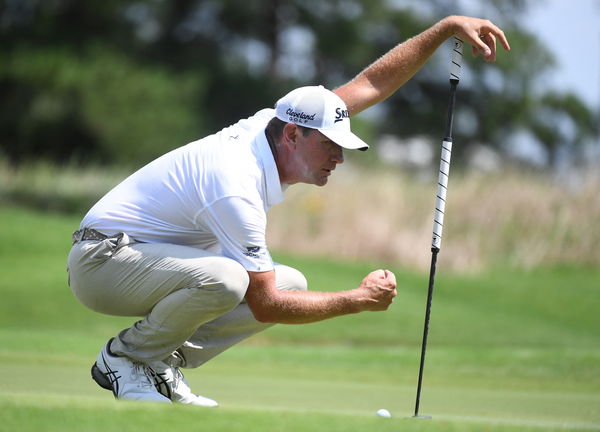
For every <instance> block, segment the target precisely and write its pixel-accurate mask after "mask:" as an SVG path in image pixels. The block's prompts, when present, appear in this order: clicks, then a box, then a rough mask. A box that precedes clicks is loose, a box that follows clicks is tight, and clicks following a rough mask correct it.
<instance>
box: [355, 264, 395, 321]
mask: <svg viewBox="0 0 600 432" xmlns="http://www.w3.org/2000/svg"><path fill="white" fill-rule="evenodd" d="M356 291H357V292H358V293H359V295H360V296H361V298H362V300H363V302H364V310H365V311H384V310H387V309H388V308H389V307H390V305H391V304H392V302H393V301H394V298H395V297H396V295H397V294H398V293H397V291H396V276H395V275H394V273H392V272H391V271H389V270H375V271H373V272H371V273H369V274H368V275H367V276H366V277H365V278H364V279H363V280H362V282H361V283H360V285H359V287H358V288H357V289H356Z"/></svg>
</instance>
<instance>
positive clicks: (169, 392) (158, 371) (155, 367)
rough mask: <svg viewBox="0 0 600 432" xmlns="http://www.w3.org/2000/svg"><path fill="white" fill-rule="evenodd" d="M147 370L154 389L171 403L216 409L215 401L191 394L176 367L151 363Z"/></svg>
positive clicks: (162, 363) (161, 363)
mask: <svg viewBox="0 0 600 432" xmlns="http://www.w3.org/2000/svg"><path fill="white" fill-rule="evenodd" d="M149 366H150V367H149V368H148V369H149V371H151V372H149V373H150V374H151V376H152V379H153V381H154V385H155V386H156V389H157V390H158V391H159V392H160V393H161V394H162V395H164V396H166V397H168V398H169V399H170V400H171V401H173V402H177V403H181V404H189V405H196V406H203V407H217V406H219V404H218V403H217V401H215V400H212V399H210V398H207V397H204V396H200V395H197V394H194V393H192V390H191V389H190V386H189V385H188V383H187V382H186V381H185V379H184V377H183V373H182V372H181V371H180V370H179V368H178V367H174V366H169V365H168V364H166V363H164V362H161V361H159V362H152V363H150V365H149Z"/></svg>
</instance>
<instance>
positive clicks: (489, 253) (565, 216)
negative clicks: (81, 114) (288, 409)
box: [0, 160, 600, 273]
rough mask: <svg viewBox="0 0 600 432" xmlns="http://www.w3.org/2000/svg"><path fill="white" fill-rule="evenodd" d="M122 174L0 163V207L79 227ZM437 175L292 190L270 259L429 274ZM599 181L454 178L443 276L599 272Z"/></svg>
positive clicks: (276, 211) (371, 174)
mask: <svg viewBox="0 0 600 432" xmlns="http://www.w3.org/2000/svg"><path fill="white" fill-rule="evenodd" d="M128 174H129V172H128V171H124V170H115V169H100V168H85V169H82V168H77V167H70V166H65V167H61V168H57V167H54V166H52V165H48V164H44V163H38V164H34V165H30V166H23V167H20V168H19V169H14V168H11V167H10V166H9V165H7V164H6V163H3V162H2V160H0V203H3V202H4V203H5V204H6V203H17V204H19V205H26V206H29V207H33V208H38V209H43V210H54V211H61V212H63V213H69V214H76V215H78V217H79V218H80V217H82V216H83V214H85V212H86V211H87V209H88V208H89V207H90V206H91V205H92V204H93V203H94V202H95V201H96V200H97V199H98V198H100V197H101V196H102V195H103V194H104V193H106V192H107V191H108V190H109V189H110V188H111V187H112V186H114V185H115V184H117V183H118V182H119V181H120V180H122V179H124V178H125V177H126V176H127V175H128ZM435 174H436V171H435V170H433V171H432V173H431V177H430V178H429V179H425V180H424V179H419V178H415V177H410V176H408V175H404V174H402V173H401V172H400V171H399V170H391V169H389V168H387V169H384V168H382V167H379V168H373V167H371V168H364V167H357V166H355V165H352V164H350V163H349V164H347V165H342V166H340V167H338V169H337V170H336V172H335V173H334V175H333V176H332V177H331V179H330V182H329V184H328V185H327V186H326V187H324V188H316V187H314V186H308V185H295V186H293V187H291V188H290V189H289V190H288V191H287V192H286V200H285V201H284V202H283V203H282V204H279V205H278V206H276V207H274V208H273V209H272V210H271V212H270V214H269V230H268V241H269V244H270V245H271V247H272V248H273V249H274V250H279V251H287V252H292V253H300V254H303V255H319V256H332V257H338V258H347V259H351V260H368V261H380V262H382V261H383V262H388V263H393V264H397V265H400V266H402V267H404V268H412V269H414V270H416V271H417V272H419V273H426V272H427V271H428V266H429V260H430V253H429V247H430V244H431V239H430V237H431V231H432V220H433V206H434V196H435V195H434V194H435V192H436V187H437V186H436V180H437V179H436V178H435ZM599 188H600V177H598V176H588V177H586V178H585V179H583V180H581V181H580V182H579V184H577V185H576V186H573V184H571V183H570V184H568V185H567V184H563V183H560V182H559V181H558V180H557V179H555V178H552V177H550V176H547V175H543V174H539V173H538V174H532V173H530V174H528V173H525V172H520V171H516V170H509V171H507V172H504V173H500V174H494V175H491V174H490V175H485V176H484V175H481V174H477V173H474V172H462V173H461V172H460V171H459V170H454V172H453V173H452V176H451V179H450V183H449V191H448V204H447V207H446V218H445V227H444V238H443V243H442V253H441V254H440V257H439V263H440V266H441V267H443V268H445V269H448V270H453V271H461V272H477V271H481V270H484V269H486V268H489V267H491V266H498V265H499V266H501V267H504V266H509V267H511V268H521V269H530V268H535V267H539V266H546V267H549V266H556V265H565V264H566V265H571V266H589V267H598V266H599V265H600V248H597V247H596V245H597V244H598V243H600V230H598V229H596V228H597V227H596V224H597V221H598V220H600V199H598V196H597V191H598V189H599Z"/></svg>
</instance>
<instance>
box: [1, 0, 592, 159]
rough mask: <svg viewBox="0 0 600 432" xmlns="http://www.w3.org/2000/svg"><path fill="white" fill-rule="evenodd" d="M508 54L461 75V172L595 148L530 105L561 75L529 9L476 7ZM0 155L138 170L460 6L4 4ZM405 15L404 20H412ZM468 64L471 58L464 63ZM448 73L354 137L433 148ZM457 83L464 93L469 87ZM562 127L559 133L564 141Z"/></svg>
mask: <svg viewBox="0 0 600 432" xmlns="http://www.w3.org/2000/svg"><path fill="white" fill-rule="evenodd" d="M481 4H482V5H484V6H485V7H482V10H487V11H490V14H491V15H492V16H489V17H490V18H492V19H494V20H495V21H497V22H498V23H500V24H501V25H502V27H503V28H504V29H505V31H506V32H507V34H508V35H509V36H510V42H511V45H512V46H513V52H512V53H511V54H509V55H502V54H500V55H499V56H498V61H497V62H496V63H494V64H485V63H484V62H483V61H480V60H478V61H469V62H468V69H469V71H470V72H469V74H470V75H469V80H468V83H466V84H465V85H463V84H462V83H461V91H460V94H459V102H460V103H459V108H458V111H457V115H458V116H459V117H460V118H462V119H463V120H462V121H460V122H457V126H456V130H455V137H456V140H457V141H458V140H460V142H461V143H465V145H461V146H457V150H456V153H457V155H456V157H459V158H460V156H461V155H460V153H461V150H464V149H465V148H467V147H468V144H470V143H483V144H485V145H489V146H493V147H496V148H498V149H502V146H503V143H504V141H505V140H506V137H507V136H510V135H511V134H518V133H520V132H526V133H527V134H529V135H530V136H531V137H532V139H535V140H536V142H538V143H539V144H540V145H541V146H543V148H544V149H545V150H546V152H547V155H548V159H549V162H550V165H552V164H554V163H556V159H557V155H558V154H559V153H560V152H561V151H562V152H564V151H568V152H571V154H573V155H577V154H578V151H579V149H580V148H581V146H582V145H583V144H584V143H585V142H586V140H589V139H592V138H593V137H597V136H598V124H597V120H596V118H595V113H594V112H593V111H592V110H591V109H590V108H589V107H587V106H586V105H585V104H584V103H583V102H582V101H581V100H580V99H579V98H578V97H577V96H575V95H573V94H565V93H559V92H556V91H553V90H551V89H550V90H547V91H540V90H539V89H537V88H536V85H535V83H536V80H538V79H539V77H540V76H542V75H543V74H544V73H545V72H547V71H550V70H551V69H552V67H554V65H555V61H554V59H553V58H552V56H551V55H550V53H549V51H548V49H547V48H546V47H544V46H543V45H542V44H541V42H540V41H539V40H538V39H537V38H536V37H535V36H534V35H532V34H529V33H528V32H527V31H526V30H525V29H523V28H522V26H521V25H520V23H519V16H521V15H522V14H523V13H524V12H525V11H526V10H527V7H528V5H529V2H528V1H526V0H505V1H501V2H499V1H495V0H486V1H482V2H481ZM0 5H1V6H0V7H1V9H0V39H1V41H2V58H1V59H0V95H1V97H0V156H3V157H4V158H6V159H7V160H8V161H10V163H12V164H15V165H18V164H20V163H23V162H26V161H30V160H32V159H39V158H42V159H48V160H52V161H56V162H59V163H64V162H68V163H81V164H86V163H94V164H109V163H110V164H122V165H139V164H141V163H144V162H147V161H149V160H151V159H153V158H155V157H156V156H158V155H160V154H162V153H164V152H165V151H168V150H170V149H172V148H175V147H178V146H180V145H182V144H184V143H186V142H189V141H192V140H195V139H198V138H200V137H202V136H204V135H206V134H209V133H212V132H215V131H217V130H219V129H220V128H222V127H224V126H226V125H228V124H231V123H232V122H235V121H236V120H238V119H239V118H242V117H247V116H249V115H251V114H253V113H254V112H255V111H257V110H258V109H260V108H263V107H268V106H272V105H273V103H274V102H275V101H276V100H277V99H278V98H279V97H280V96H281V95H283V94H285V93H286V92H287V91H289V90H291V89H292V88H294V87H296V86H300V85H308V84H323V85H325V86H326V87H329V88H334V87H336V86H337V85H340V84H342V83H343V82H345V81H346V80H348V79H350V78H352V77H353V76H354V75H355V74H356V73H358V72H359V71H360V70H361V69H362V68H363V67H365V66H366V65H368V64H369V63H370V62H372V61H373V60H374V59H375V58H376V57H378V56H379V55H382V54H383V53H385V52H386V51H387V50H389V49H390V48H392V47H393V46H394V45H395V44H397V43H399V42H401V41H403V40H405V39H407V38H409V37H411V36H413V35H415V34H417V33H418V32H420V31H422V30H424V29H425V28H427V27H429V26H430V25H431V24H432V23H433V22H435V21H437V20H438V19H441V18H442V17H444V16H445V15H447V14H450V13H455V12H458V13H465V12H463V11H460V10H458V11H456V10H454V9H453V6H455V2H452V1H448V0H431V1H429V2H427V3H426V4H425V5H421V6H420V7H418V8H416V9H415V7H414V5H412V4H410V3H407V2H398V3H397V4H394V3H393V2H373V1H370V0H329V1H324V0H252V1H246V2H241V1H238V0H170V1H162V0H105V1H102V2H95V1H89V0H56V1H41V0H22V1H19V0H3V1H2V2H0ZM406 5H411V7H409V6H406ZM466 57H467V56H466ZM447 68H448V65H447V62H446V61H445V60H444V61H441V60H436V59H435V58H432V59H431V60H430V62H429V63H428V64H427V66H426V67H425V68H423V69H422V70H421V71H420V72H419V73H418V74H417V75H416V76H415V77H414V79H413V80H411V81H410V82H409V83H408V84H407V85H405V86H404V87H403V88H402V89H400V91H398V92H396V94H395V95H393V96H392V97H391V98H390V99H389V100H388V101H386V102H385V103H384V106H383V110H382V115H378V116H377V117H376V118H375V117H374V116H365V117H364V118H363V117H360V118H358V119H357V120H356V121H355V122H354V127H355V129H357V133H358V134H359V135H361V136H363V137H364V138H366V139H367V140H371V141H373V140H375V139H376V138H377V137H378V136H380V135H381V134H384V133H385V134H393V135H396V136H399V137H410V136H415V135H430V136H431V137H432V138H433V139H438V138H439V137H440V130H441V127H440V125H441V124H442V118H443V115H444V113H445V110H446V103H447V91H448V90H447V87H448V86H447V79H446V77H447ZM465 81H466V80H465ZM565 125H568V126H567V127H565Z"/></svg>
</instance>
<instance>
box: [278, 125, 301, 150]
mask: <svg viewBox="0 0 600 432" xmlns="http://www.w3.org/2000/svg"><path fill="white" fill-rule="evenodd" d="M299 132H300V130H299V129H298V125H297V124H296V123H286V125H285V126H284V127H283V133H282V136H283V141H284V142H285V143H288V144H291V145H292V146H295V145H296V139H297V138H298V133H299Z"/></svg>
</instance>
